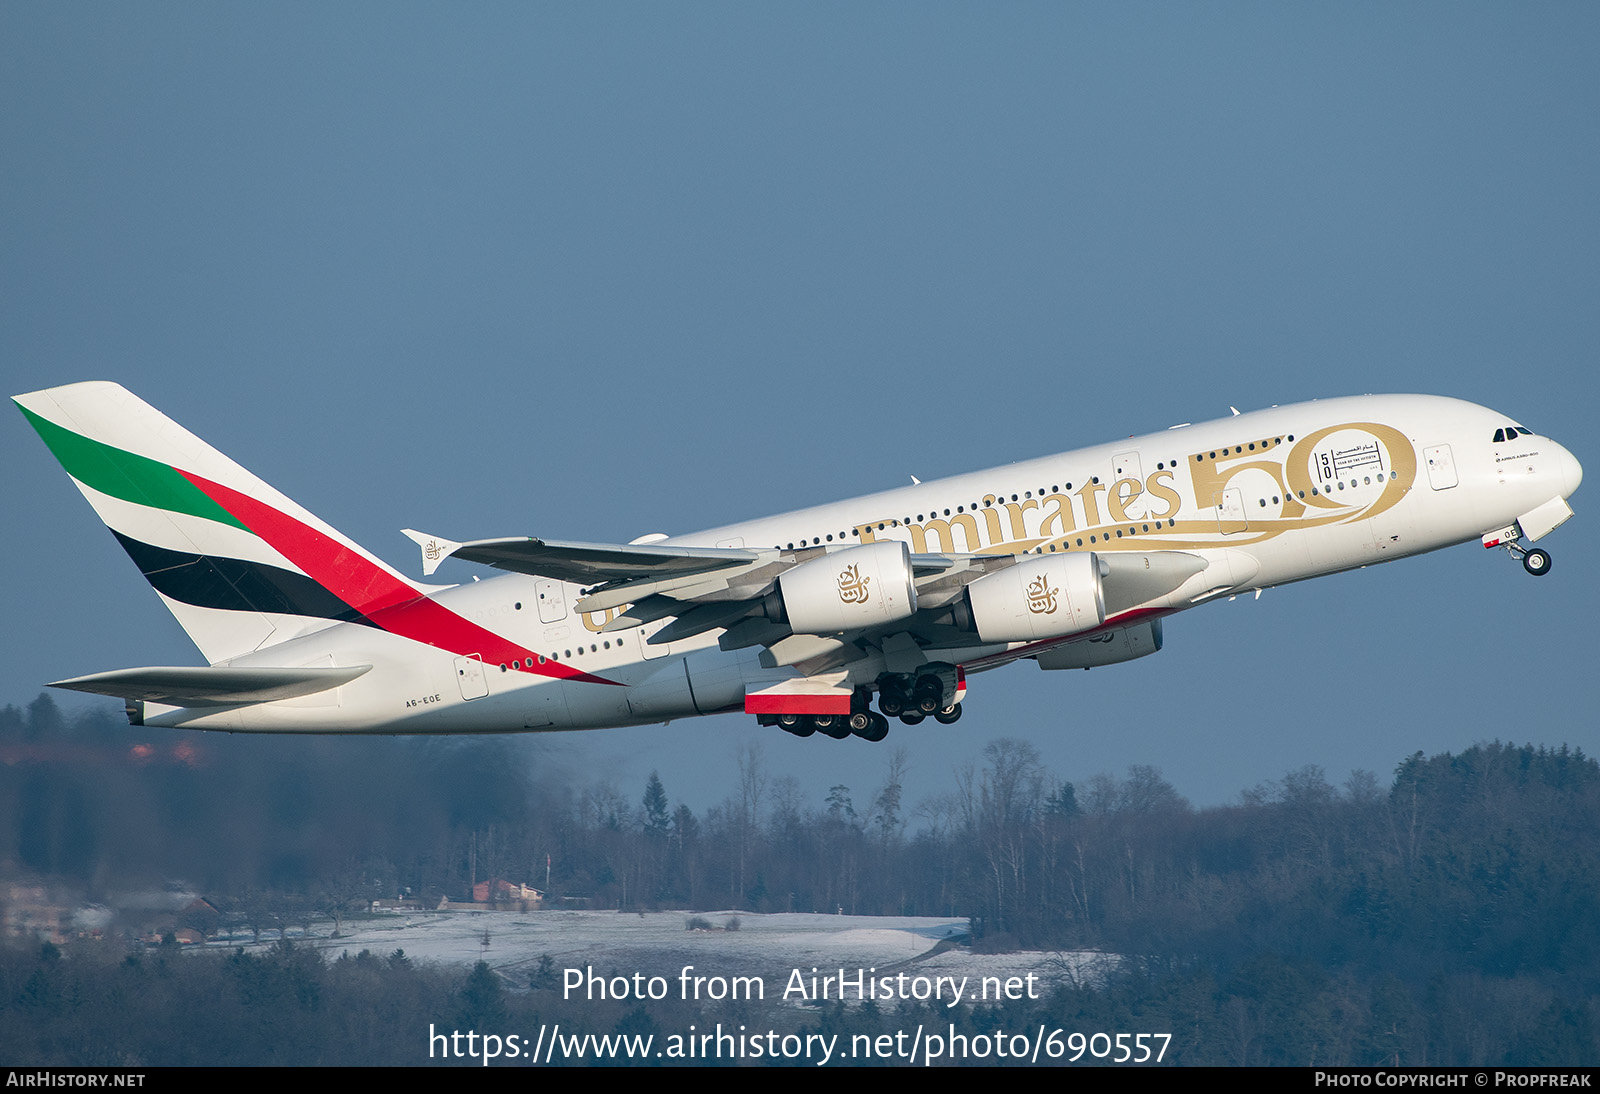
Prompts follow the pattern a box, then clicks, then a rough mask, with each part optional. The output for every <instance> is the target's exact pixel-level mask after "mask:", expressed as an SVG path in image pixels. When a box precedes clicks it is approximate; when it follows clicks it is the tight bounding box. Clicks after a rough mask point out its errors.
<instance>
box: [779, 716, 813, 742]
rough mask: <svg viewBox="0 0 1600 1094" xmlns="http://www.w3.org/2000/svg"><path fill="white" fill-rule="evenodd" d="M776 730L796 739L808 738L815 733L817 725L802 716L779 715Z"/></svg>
mask: <svg viewBox="0 0 1600 1094" xmlns="http://www.w3.org/2000/svg"><path fill="white" fill-rule="evenodd" d="M778 728H779V729H781V730H783V731H784V732H785V733H793V734H794V735H795V736H796V737H809V736H811V735H812V734H813V733H815V732H816V731H817V724H816V723H815V722H813V721H812V720H811V719H810V718H807V717H805V716H804V715H802V714H780V715H778Z"/></svg>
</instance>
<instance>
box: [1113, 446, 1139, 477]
mask: <svg viewBox="0 0 1600 1094" xmlns="http://www.w3.org/2000/svg"><path fill="white" fill-rule="evenodd" d="M1111 470H1112V471H1113V472H1114V473H1115V474H1116V477H1117V478H1119V479H1138V480H1139V481H1140V482H1143V481H1144V472H1142V471H1141V470H1139V453H1137V452H1124V453H1123V454H1122V455H1120V456H1118V457H1116V458H1115V459H1114V460H1112V461H1111Z"/></svg>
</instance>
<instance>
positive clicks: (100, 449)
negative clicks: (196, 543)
mask: <svg viewBox="0 0 1600 1094" xmlns="http://www.w3.org/2000/svg"><path fill="white" fill-rule="evenodd" d="M17 409H18V410H21V411H22V413H23V414H25V415H27V418H28V422H29V423H30V424H31V425H32V426H33V428H34V429H36V430H38V432H39V436H40V437H42V438H43V439H44V443H45V444H46V445H48V446H49V448H50V451H51V452H52V453H53V454H54V455H55V458H56V459H58V460H60V461H61V466H62V467H64V468H66V471H67V474H69V475H71V476H72V477H73V478H75V479H77V480H78V481H79V482H81V483H83V484H84V485H85V486H88V487H90V488H92V489H95V490H98V491H100V492H101V493H102V494H109V495H111V496H112V497H114V498H121V499H122V500H123V501H131V502H134V503H135V504H137V505H148V506H151V507H153V508H156V509H164V510H167V511H169V512H174V513H187V514H189V515H190V516H195V517H201V518H203V519H205V520H214V521H217V522H219V523H221V524H231V525H233V526H234V527H235V528H244V529H245V531H249V529H248V528H245V526H244V524H243V523H241V522H240V521H239V520H238V519H237V518H235V517H234V516H233V514H231V513H229V512H228V511H227V510H226V509H224V508H223V507H222V506H220V505H218V504H217V503H216V502H214V501H212V500H211V499H210V498H208V497H206V495H205V494H204V493H202V492H201V491H200V489H199V488H198V487H196V486H195V485H194V484H193V483H191V482H190V481H189V480H188V479H186V478H184V477H183V476H182V475H180V474H179V473H178V472H177V471H176V470H174V469H173V468H171V467H169V466H167V465H166V464H164V463H157V462H156V461H155V460H152V459H150V458H148V457H146V456H139V455H135V454H134V453H132V452H124V451H123V450H122V449H120V448H113V447H112V446H110V445H108V444H102V443H101V442H100V441H96V440H92V439H90V438H88V437H85V436H82V435H81V434H78V433H74V432H72V430H70V429H66V428H63V427H62V426H59V425H56V424H55V423H54V422H52V421H49V420H48V419H46V418H41V417H40V416H39V415H37V414H35V413H33V411H31V410H29V409H28V408H27V407H25V406H22V405H21V404H20V403H19V404H18V405H17Z"/></svg>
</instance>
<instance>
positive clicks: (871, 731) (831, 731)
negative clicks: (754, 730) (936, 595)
mask: <svg viewBox="0 0 1600 1094" xmlns="http://www.w3.org/2000/svg"><path fill="white" fill-rule="evenodd" d="M956 680H957V677H955V676H954V675H953V674H952V675H951V678H950V680H949V681H947V680H946V679H944V677H943V676H942V675H941V674H939V673H937V672H924V673H923V674H922V675H920V676H916V677H913V676H910V675H900V676H894V675H889V674H885V675H883V676H880V677H879V678H878V709H877V710H876V711H875V710H873V709H872V689H871V688H870V687H868V686H866V685H862V686H860V687H858V688H856V689H855V692H854V694H852V695H851V696H850V713H849V714H799V713H784V714H761V715H758V716H757V718H756V720H757V721H758V722H760V723H761V724H762V725H764V726H777V727H778V728H779V729H781V730H783V731H784V732H785V733H793V734H794V735H795V736H796V737H810V736H812V735H813V734H817V733H821V734H822V735H823V736H825V737H832V738H833V739H834V740H836V741H842V740H844V739H845V738H846V737H851V736H855V737H860V738H861V739H862V740H863V741H881V740H883V739H884V738H885V737H887V736H888V735H889V719H890V718H899V719H900V721H901V722H903V723H905V724H906V725H908V726H914V725H916V724H917V723H919V722H921V721H922V720H923V719H925V718H928V717H929V716H931V717H932V718H933V720H934V721H936V722H939V723H940V724H942V725H951V724H952V723H954V722H956V721H957V720H958V719H960V717H961V702H960V700H959V699H958V698H957V696H959V695H962V694H964V693H965V692H964V690H957V687H956V685H955V683H954V681H956Z"/></svg>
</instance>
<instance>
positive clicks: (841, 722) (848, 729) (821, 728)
mask: <svg viewBox="0 0 1600 1094" xmlns="http://www.w3.org/2000/svg"><path fill="white" fill-rule="evenodd" d="M770 718H771V720H770V721H768V716H766V715H763V716H762V717H761V719H760V721H761V724H762V725H776V726H777V727H778V728H779V729H781V730H783V731H784V732H785V733H793V734H794V735H795V736H796V737H809V736H811V735H812V734H813V733H821V734H822V735H823V736H825V737H832V738H833V739H834V740H836V741H842V740H844V739H845V738H846V737H850V736H856V737H860V738H861V739H862V740H863V741H881V740H883V739H884V738H885V737H887V736H888V735H889V719H887V718H885V717H884V716H883V715H881V714H875V713H873V712H872V711H870V710H857V711H853V712H851V713H850V714H848V715H844V714H776V715H771V716H770Z"/></svg>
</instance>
